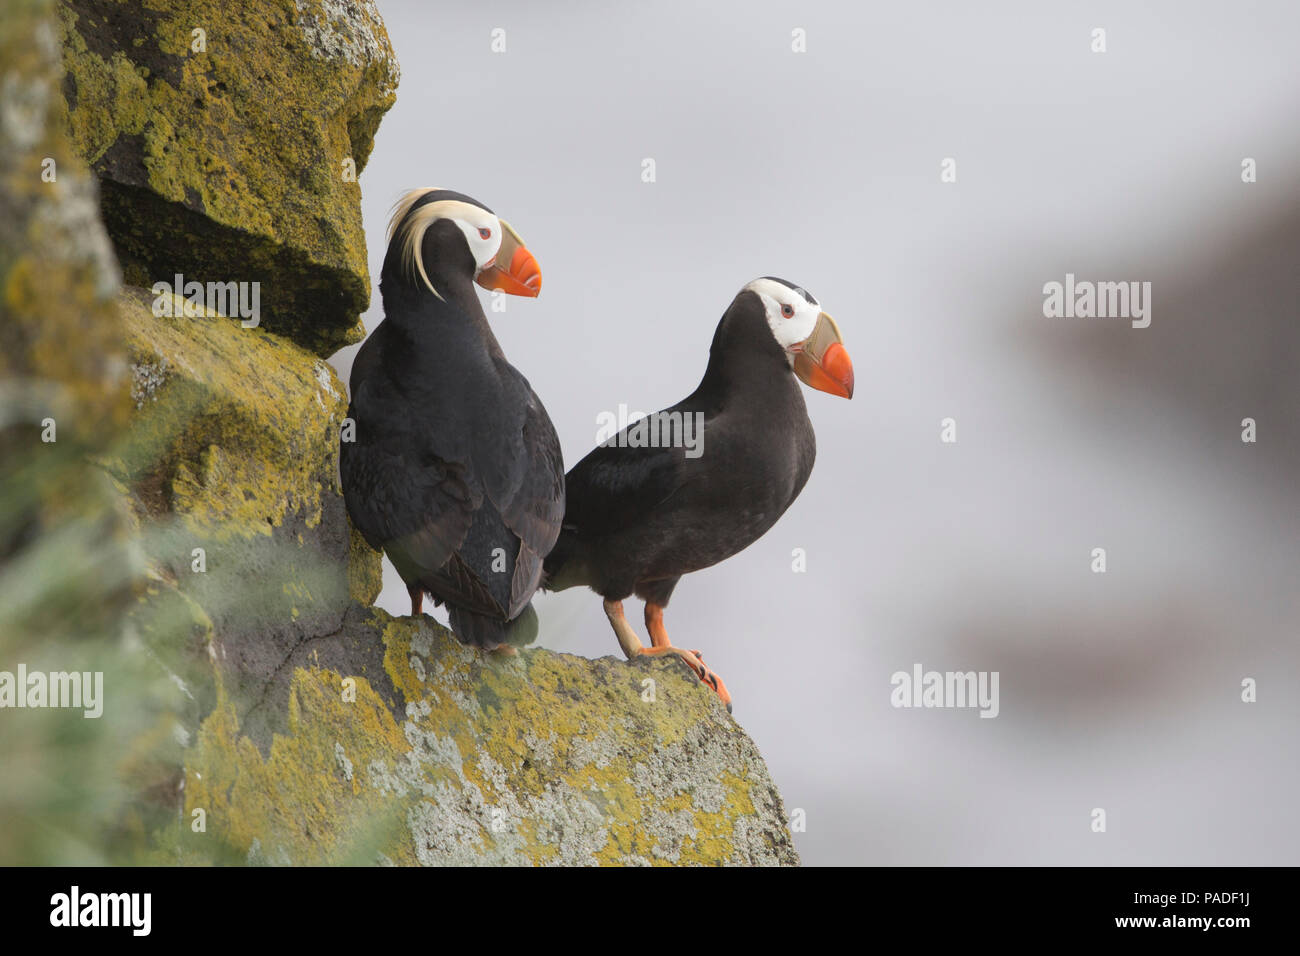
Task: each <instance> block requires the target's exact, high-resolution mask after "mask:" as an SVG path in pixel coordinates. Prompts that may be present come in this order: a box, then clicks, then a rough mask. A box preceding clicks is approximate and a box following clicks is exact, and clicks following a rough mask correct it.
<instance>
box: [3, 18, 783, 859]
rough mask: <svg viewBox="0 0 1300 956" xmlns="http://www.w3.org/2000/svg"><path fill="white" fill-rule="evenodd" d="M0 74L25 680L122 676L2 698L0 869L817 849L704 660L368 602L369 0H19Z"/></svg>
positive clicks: (10, 557) (376, 35)
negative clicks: (694, 663)
mask: <svg viewBox="0 0 1300 956" xmlns="http://www.w3.org/2000/svg"><path fill="white" fill-rule="evenodd" d="M8 16H9V15H8V14H7V17H8ZM0 71H2V72H3V84H0V176H2V177H3V182H2V188H0V289H2V291H3V308H4V321H3V324H2V325H0V347H2V349H0V363H2V364H0V367H2V368H3V370H4V373H5V381H4V383H3V389H2V390H0V449H3V451H4V464H3V467H2V473H0V479H2V480H3V481H4V493H3V500H2V501H0V672H2V671H13V670H14V668H15V667H16V666H17V664H18V663H19V662H22V663H24V664H25V666H26V667H27V668H28V669H30V670H35V669H42V668H43V669H44V670H46V671H72V670H76V671H82V672H87V673H90V672H102V673H103V674H104V685H105V690H104V695H103V696H104V702H103V703H104V713H103V716H102V717H101V718H98V719H90V718H83V717H82V716H81V715H80V712H73V711H69V710H66V709H64V710H56V709H49V708H46V709H36V708H33V709H25V710H23V709H9V708H6V709H3V710H0V726H2V727H3V732H2V733H0V764H3V765H4V766H5V767H6V768H12V772H10V773H7V774H6V775H5V782H4V783H3V784H0V819H3V821H4V822H5V823H6V824H15V823H22V822H27V821H32V822H35V821H39V822H41V823H43V824H46V825H45V826H36V827H22V826H10V825H6V826H4V827H0V861H3V862H178V863H187V864H188V863H209V862H232V861H233V862H249V863H320V862H326V863H342V862H363V863H388V862H391V863H397V864H416V863H424V864H465V863H559V864H579V863H613V864H644V863H706V864H720V863H737V864H785V863H794V862H797V857H796V856H795V853H794V850H793V847H792V843H791V840H790V835H789V832H788V830H787V827H786V822H785V811H784V809H783V808H782V805H781V800H780V796H779V794H778V793H777V791H776V789H775V787H774V786H773V784H772V781H771V779H770V777H769V776H768V773H767V770H766V768H765V766H764V764H763V761H762V759H761V757H760V756H759V754H758V752H757V750H756V748H755V747H754V745H753V743H752V742H751V741H750V740H749V738H748V737H747V736H746V735H745V734H744V732H743V731H742V730H741V729H740V727H739V726H738V725H737V724H736V723H735V722H734V720H732V719H731V717H730V716H729V715H728V714H727V713H726V711H725V710H724V709H723V708H722V707H721V705H720V704H719V703H718V701H717V699H716V698H715V697H714V696H713V695H712V694H710V693H708V692H707V691H706V690H705V689H704V688H703V687H702V686H701V685H699V684H698V683H697V682H696V681H694V680H693V679H692V678H691V677H690V675H689V674H688V673H687V672H686V671H685V669H684V668H681V667H680V666H679V665H677V664H676V663H675V662H671V661H669V662H654V663H638V664H636V665H631V664H628V663H626V662H623V661H620V660H614V659H611V658H605V659H602V660H597V661H590V660H585V659H582V658H576V657H572V656H569V655H561V654H553V653H550V652H548V651H546V650H543V649H535V650H527V651H524V652H523V653H522V654H521V655H520V656H519V657H517V658H513V659H501V660H498V659H495V658H485V657H483V656H481V655H479V654H478V653H477V652H473V651H470V650H467V649H465V648H463V647H461V646H460V645H459V644H458V643H456V641H455V640H454V639H453V638H451V636H450V635H449V634H447V632H446V631H445V630H443V629H442V628H440V627H439V626H438V625H437V624H436V623H434V622H433V621H432V620H430V619H427V618H426V619H423V620H419V621H417V620H414V619H411V618H392V617H390V616H389V615H387V614H385V613H384V612H382V611H380V610H377V609H373V608H371V607H370V605H371V604H372V603H373V601H374V599H375V597H376V595H377V593H378V591H379V586H380V558H379V555H378V554H376V553H375V552H373V551H371V550H370V549H369V548H368V547H367V546H366V545H365V544H364V542H362V541H361V540H360V539H359V537H358V536H357V535H355V534H354V533H353V532H351V530H350V528H349V525H348V521H347V516H346V513H345V511H344V508H343V503H342V498H341V496H340V493H339V487H338V478H337V465H336V461H337V445H338V439H339V429H340V427H341V425H342V423H343V419H344V416H345V414H346V408H347V399H346V392H345V388H344V386H343V384H342V383H341V382H340V381H338V379H337V378H336V377H335V375H334V373H333V371H332V370H331V369H330V367H329V366H328V365H327V364H326V363H325V361H324V360H323V359H324V358H325V357H327V356H328V355H329V354H330V353H331V352H332V351H333V350H335V349H336V348H337V347H339V346H340V345H342V344H345V343H347V342H352V341H356V340H357V339H359V337H360V336H361V335H362V334H363V330H362V328H361V326H360V324H359V320H358V316H359V314H360V312H361V311H362V310H363V309H364V308H365V306H366V304H367V302H368V300H369V295H370V285H369V276H368V274H367V268H366V252H365V241H364V236H363V234H362V228H361V213H360V205H359V200H360V192H359V186H358V183H357V174H358V173H359V172H360V171H361V170H362V169H363V168H364V166H365V162H366V159H367V158H368V156H369V154H370V150H371V145H372V139H373V136H374V133H375V130H376V128H377V126H378V124H379V121H380V118H381V117H382V116H383V114H384V112H385V111H386V110H387V109H388V108H389V107H390V106H391V105H392V103H393V101H394V98H395V95H396V86H397V80H398V69H397V64H396V61H395V59H394V57H393V53H392V49H391V47H390V45H389V42H388V37H387V34H386V32H385V30H384V26H383V22H382V20H381V19H380V16H379V13H378V11H377V10H376V8H375V5H374V4H373V3H371V2H365V0H356V2H344V0H257V2H254V3H249V4H244V5H242V6H241V7H240V8H239V12H238V14H232V13H230V12H229V5H223V4H219V3H215V2H207V0H157V2H154V3H150V4H139V3H133V2H116V0H66V2H62V3H59V4H52V3H49V2H47V0H21V2H19V3H17V4H16V10H15V12H14V14H13V16H12V17H11V18H10V22H9V23H7V25H6V34H5V35H4V37H3V40H2V41H0ZM408 185H413V184H408ZM177 276H180V277H181V280H180V282H181V284H180V286H179V287H177V286H176V281H177V280H176V277H177ZM190 283H199V285H197V286H193V287H191V286H190ZM214 288H215V292H216V294H217V298H216V299H215V300H214V298H213V289H214ZM253 289H256V290H257V293H256V298H254V297H253V294H252V292H251V290H253ZM241 297H242V298H241ZM254 304H255V308H253V309H248V308H243V307H244V306H249V305H254ZM50 422H53V423H54V426H55V427H54V431H53V432H51V430H50V427H49V423H50ZM541 643H543V644H544V643H545V622H543V635H542V638H541ZM0 699H2V698H0Z"/></svg>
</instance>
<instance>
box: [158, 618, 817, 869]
mask: <svg viewBox="0 0 1300 956" xmlns="http://www.w3.org/2000/svg"><path fill="white" fill-rule="evenodd" d="M331 643H332V644H334V645H335V646H337V645H339V644H342V645H351V646H354V647H356V648H358V649H359V650H360V649H365V648H368V649H370V653H371V654H372V656H371V657H370V660H369V661H368V662H367V661H365V660H364V654H362V655H360V656H356V657H353V658H352V659H351V660H350V661H344V660H343V659H342V657H341V656H340V655H338V654H333V655H331V656H330V657H321V656H318V654H317V652H316V649H314V648H310V647H307V648H303V649H302V653H300V654H298V655H296V657H295V659H294V661H293V662H290V664H289V665H287V666H284V667H283V668H282V669H281V670H280V672H279V677H278V679H281V680H283V681H284V682H286V683H287V684H288V685H289V687H290V693H289V696H288V700H287V707H288V722H287V728H286V730H285V732H284V733H283V734H276V735H275V736H274V737H273V739H271V740H270V741H269V742H268V744H267V746H266V747H264V748H262V749H259V748H258V747H257V746H255V744H254V743H253V741H251V740H250V739H249V738H248V737H246V736H243V735H242V728H241V726H240V722H239V718H238V715H237V713H236V710H237V708H236V707H235V706H234V705H233V704H232V703H231V701H230V699H229V697H228V695H227V693H226V691H225V688H224V687H221V688H220V689H219V692H218V702H217V706H216V709H215V710H214V711H213V713H212V714H211V716H209V717H208V718H207V719H206V720H205V721H204V722H203V725H202V727H201V729H200V730H199V733H198V735H197V738H196V740H195V742H194V744H193V746H191V747H190V748H189V749H188V750H187V751H186V752H185V766H186V776H185V814H184V816H183V820H184V821H186V823H183V824H181V825H179V826H178V827H177V828H176V829H175V831H174V832H172V833H171V835H170V837H169V840H168V844H169V852H171V853H174V854H176V856H177V858H178V859H180V860H182V861H185V862H201V861H206V860H210V859H213V858H214V857H218V858H228V855H229V854H231V853H232V852H233V853H234V854H235V855H236V856H237V857H238V856H240V855H242V857H243V858H244V859H246V860H247V862H251V863H259V862H263V863H282V864H288V863H292V864H304V863H315V864H320V863H345V862H349V863H357V862H369V863H373V862H387V863H397V864H416V863H419V864H426V865H464V864H561V865H579V864H615V865H620V864H621V865H650V864H738V865H756V864H759V865H761V864H772V865H776V864H796V863H797V862H798V857H797V856H796V854H795V851H794V848H793V845H792V843H791V838H790V833H789V830H788V828H787V825H786V820H785V811H784V808H783V806H782V803H781V798H780V796H779V794H778V793H777V790H776V788H775V786H774V785H773V783H772V780H771V778H770V777H769V776H768V773H767V769H766V767H765V766H764V764H763V761H762V758H761V757H760V756H759V754H758V751H757V749H756V748H755V747H754V744H753V742H752V741H751V740H750V739H749V738H748V737H747V736H746V735H745V733H744V732H743V731H742V730H741V729H740V727H739V726H738V725H737V724H736V722H735V721H734V720H733V719H732V718H731V717H730V716H729V715H728V714H727V712H726V710H725V709H724V708H723V707H722V705H721V704H720V703H719V701H718V699H717V697H716V696H715V695H714V694H712V693H710V692H709V691H707V690H706V689H705V688H704V687H703V686H702V685H701V684H700V683H699V682H698V681H697V680H695V679H694V678H693V676H692V675H690V674H689V673H688V672H687V671H686V669H685V668H684V667H682V666H681V665H680V664H679V663H677V662H675V661H654V662H650V661H640V662H637V663H635V664H629V663H626V662H624V661H619V660H615V659H613V658H602V659H600V660H596V661H591V660H586V659H584V658H579V657H572V656H570V655H567V654H555V653H552V652H549V651H546V650H525V651H522V652H521V653H520V654H519V655H518V656H517V657H513V658H501V657H497V656H494V655H484V654H482V653H481V652H478V651H476V650H471V649H468V648H465V647H463V646H461V645H460V644H459V643H457V642H456V640H455V639H454V638H453V637H451V635H450V634H448V633H447V631H445V630H444V629H443V628H441V627H439V626H438V625H437V624H435V623H433V622H432V621H431V620H429V619H427V618H425V619H421V620H416V619H413V618H392V617H390V616H388V615H387V614H385V613H383V612H382V611H378V610H368V609H362V608H356V609H354V610H353V611H352V612H350V613H349V615H348V617H347V619H346V621H345V623H344V625H343V627H342V628H341V630H340V633H339V635H336V636H334V637H333V638H332V639H331ZM222 653H224V649H223V641H222V639H221V638H216V639H215V641H214V655H215V656H218V657H219V656H221V655H222ZM200 810H201V811H203V812H202V814H197V813H196V811H200ZM199 818H202V819H203V820H204V821H205V828H204V832H195V831H194V828H193V826H192V825H186V824H187V823H188V822H189V821H192V820H195V819H199ZM223 854H224V855H225V856H223Z"/></svg>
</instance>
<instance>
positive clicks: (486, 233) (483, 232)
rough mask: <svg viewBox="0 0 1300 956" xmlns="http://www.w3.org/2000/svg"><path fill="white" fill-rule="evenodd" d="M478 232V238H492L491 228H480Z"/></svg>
mask: <svg viewBox="0 0 1300 956" xmlns="http://www.w3.org/2000/svg"><path fill="white" fill-rule="evenodd" d="M478 234H479V238H481V239H491V238H492V230H491V229H480V230H479V231H478Z"/></svg>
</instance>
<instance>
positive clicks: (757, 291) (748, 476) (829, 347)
mask: <svg viewBox="0 0 1300 956" xmlns="http://www.w3.org/2000/svg"><path fill="white" fill-rule="evenodd" d="M796 379H799V380H802V381H803V382H804V383H806V384H807V385H810V386H812V387H813V388H815V389H819V390H820V391H823V392H829V393H830V394H832V395H838V396H841V397H843V398H852V397H853V364H852V362H851V361H850V360H849V354H848V352H847V350H845V348H844V344H843V342H842V340H841V339H840V331H839V328H838V327H837V326H836V324H835V321H834V320H833V319H832V318H831V317H830V316H829V315H827V314H826V313H825V312H823V311H822V310H821V307H820V306H819V305H818V304H817V300H816V299H814V298H813V297H812V296H811V295H809V294H808V293H807V292H805V291H804V290H803V289H801V288H799V287H798V286H796V285H793V284H792V283H789V282H786V281H785V280H784V279H775V278H771V277H765V278H761V279H755V280H754V281H753V282H751V283H749V284H748V285H746V286H745V287H744V288H743V289H741V290H740V292H739V293H738V294H737V295H736V298H735V299H734V300H733V301H732V303H731V306H730V307H729V308H728V309H727V311H726V312H725V313H724V314H723V316H722V320H721V321H720V322H719V323H718V328H717V331H716V332H715V333H714V336H713V345H712V347H711V348H710V349H709V364H708V367H707V368H706V369H705V372H704V378H703V379H702V380H701V381H700V384H699V387H698V388H696V389H695V391H694V392H692V393H691V394H690V395H688V396H687V397H686V398H684V399H682V400H681V401H680V402H678V403H677V404H676V405H673V406H672V407H670V408H667V409H664V410H663V411H661V412H657V413H655V415H652V416H648V417H647V418H646V419H642V420H640V421H638V422H634V423H632V424H629V425H628V426H627V427H626V428H624V429H623V430H622V431H620V432H619V433H618V434H617V435H615V436H613V437H612V438H610V439H608V440H606V441H605V442H603V443H602V444H600V445H598V446H597V447H596V448H595V449H593V450H592V451H591V453H590V454H588V455H587V457H586V458H584V459H582V461H580V462H578V464H577V465H575V466H574V467H573V469H572V470H571V471H570V472H569V473H568V475H567V476H566V477H565V488H566V503H565V512H564V523H563V525H562V527H561V530H560V537H559V540H558V541H557V542H556V545H555V548H554V550H553V551H552V552H551V553H550V555H549V556H548V557H547V559H546V563H545V571H546V575H545V579H544V581H543V584H542V586H543V587H544V588H546V589H548V590H554V591H560V590H564V589H565V588H569V587H575V586H579V585H586V586H587V587H590V588H591V589H592V590H593V591H595V592H596V593H597V594H599V595H600V596H601V597H602V598H604V607H605V614H606V615H607V616H608V618H609V622H610V624H611V625H612V626H613V628H614V634H615V636H617V638H618V642H619V645H620V646H621V647H622V649H623V653H624V654H625V655H627V657H628V658H629V659H630V658H632V657H634V656H636V655H638V654H655V655H661V654H670V655H675V656H676V657H678V658H680V659H681V660H683V661H684V662H685V663H686V664H687V665H688V666H689V667H690V668H691V670H692V671H694V672H695V674H696V676H698V677H699V678H700V680H702V681H704V682H705V683H706V684H707V685H708V686H710V687H711V688H713V690H715V691H716V692H717V693H718V695H719V696H720V697H721V698H722V699H723V701H724V702H725V703H726V704H727V709H728V710H730V709H731V696H730V694H729V693H728V692H727V688H726V686H725V685H724V684H723V683H722V681H721V680H720V679H719V678H718V676H717V675H716V674H714V673H713V672H712V671H710V670H709V669H708V668H707V667H705V666H704V661H703V658H702V657H701V656H700V653H699V651H685V650H682V649H680V648H677V647H674V646H673V645H672V644H671V643H670V642H669V640H668V632H667V631H666V630H665V629H664V620H663V612H664V608H665V607H667V606H668V599H669V597H670V596H671V595H672V593H673V588H675V587H676V586H677V582H678V581H679V580H680V579H681V576H682V575H683V574H689V573H690V572H691V571H698V570H700V569H701V568H707V567H710V566H711V565H714V564H717V563H718V562H719V561H722V560H724V559H725V558H729V557H731V556H732V555H733V554H736V553H738V552H740V551H742V550H744V549H745V548H747V547H748V546H749V545H751V544H753V543H754V542H755V541H757V540H758V539H759V538H760V537H761V536H762V535H763V534H764V532H766V531H767V529H768V528H770V527H772V525H774V524H775V523H776V521H777V519H778V518H780V517H781V515H782V514H784V513H785V510H786V509H787V508H789V507H790V505H791V503H792V502H793V501H794V499H795V498H796V497H797V496H798V495H799V492H800V490H802V488H803V486H804V483H805V482H807V480H808V476H809V474H810V473H811V472H812V467H813V458H814V455H815V453H816V440H815V438H814V437H813V429H812V423H811V422H810V421H809V420H808V410H807V408H806V406H805V405H804V400H803V395H802V393H801V391H800V388H799V384H798V382H797V381H796ZM692 423H698V424H702V426H703V431H702V440H701V436H700V435H697V436H695V437H694V438H693V440H691V441H689V442H688V441H686V440H685V439H686V437H687V436H688V435H689V434H690V429H691V424H692ZM632 594H635V595H636V596H637V597H639V598H641V599H642V600H643V601H645V625H646V630H647V631H648V632H649V635H650V641H651V646H650V647H649V648H647V647H643V646H642V644H641V642H640V640H638V638H637V636H636V633H635V632H634V631H633V629H632V626H631V625H630V624H629V623H628V621H627V619H626V618H625V617H624V616H623V600H624V599H625V598H627V597H629V596H630V595H632Z"/></svg>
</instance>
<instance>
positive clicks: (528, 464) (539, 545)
mask: <svg viewBox="0 0 1300 956" xmlns="http://www.w3.org/2000/svg"><path fill="white" fill-rule="evenodd" d="M499 368H500V370H501V379H502V391H503V393H505V394H506V395H507V396H509V397H510V399H511V402H512V405H514V407H517V408H519V409H520V411H521V415H520V422H519V425H518V429H517V430H515V429H513V428H512V429H511V431H510V432H509V433H508V434H507V435H506V436H505V437H506V438H507V441H505V442H498V441H496V440H495V439H496V437H497V436H486V437H487V439H488V440H487V441H486V442H484V447H483V449H482V451H481V452H479V453H478V454H476V458H475V461H476V464H477V463H478V461H479V460H480V457H482V458H484V459H485V462H490V463H492V464H493V466H494V471H493V476H494V478H495V479H496V480H495V481H487V480H485V487H486V488H487V494H488V497H489V498H490V499H491V500H492V503H493V504H494V505H495V506H496V509H497V511H498V512H499V513H500V516H501V521H502V523H503V524H504V525H505V527H506V528H507V529H509V531H510V533H511V534H512V535H513V536H514V537H515V539H516V544H517V548H516V549H515V550H514V555H515V559H514V569H513V572H512V575H511V581H510V591H509V597H508V599H507V604H508V608H507V617H508V618H513V617H514V616H515V615H516V614H518V613H519V612H520V611H521V610H522V609H523V607H524V605H526V604H527V603H528V601H529V600H530V599H531V598H532V596H533V594H534V593H536V591H537V587H538V585H539V584H540V582H541V576H542V561H543V559H544V558H545V557H546V555H547V554H548V553H549V552H550V550H551V548H552V546H553V545H554V544H555V539H556V538H557V537H559V534H560V522H561V521H562V520H563V518H564V461H563V457H562V455H561V453H560V439H559V436H557V435H556V433H555V426H554V425H553V424H552V423H551V419H550V416H549V415H547V413H546V409H545V408H544V407H543V406H542V402H541V399H539V398H538V397H537V393H536V392H534V391H533V389H532V387H531V386H530V385H529V384H528V380H527V379H525V378H524V377H523V375H521V374H520V373H519V371H518V370H517V369H515V368H514V367H513V366H511V365H510V364H509V363H508V362H506V361H505V360H504V359H503V360H500V362H499ZM516 402H517V404H515V403H516ZM480 470H481V471H486V468H480Z"/></svg>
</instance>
